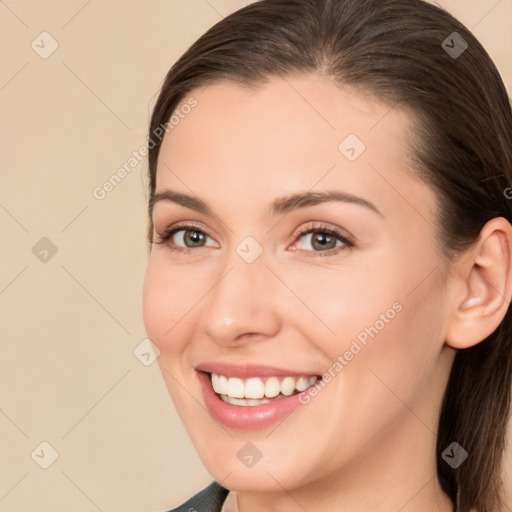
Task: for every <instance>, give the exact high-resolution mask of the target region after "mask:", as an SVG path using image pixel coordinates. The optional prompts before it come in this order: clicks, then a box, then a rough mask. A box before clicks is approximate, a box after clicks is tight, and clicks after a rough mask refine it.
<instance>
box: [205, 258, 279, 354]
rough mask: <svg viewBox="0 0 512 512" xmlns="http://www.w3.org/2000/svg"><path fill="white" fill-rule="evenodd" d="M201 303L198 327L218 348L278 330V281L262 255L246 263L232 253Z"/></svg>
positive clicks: (255, 339)
mask: <svg viewBox="0 0 512 512" xmlns="http://www.w3.org/2000/svg"><path fill="white" fill-rule="evenodd" d="M222 270H223V271H222V274H219V277H218V278H217V279H216V280H215V283H214V284H213V287H212V289H211V291H210V292H209V293H208V294H207V296H206V297H205V299H204V303H203V308H202V311H201V317H200V318H201V320H200V327H201V329H202V330H203V332H204V333H205V334H206V336H208V337H209V338H211V339H212V340H213V341H215V342H216V343H218V344H220V345H225V346H236V345H239V344H241V343H244V342H247V341H248V340H249V339H250V340H252V341H257V340H264V339H268V338H271V337H273V336H276V334H277V333H278V332H279V330H280V328H281V322H282V319H281V318H280V315H279V310H280V309H279V303H278V300H279V298H278V297H279V288H278V287H279V284H280V283H279V280H278V279H277V278H276V277H275V275H274V274H273V273H272V272H271V271H270V270H269V269H268V268H267V266H266V263H265V259H264V257H263V255H261V256H260V257H259V258H258V259H257V260H256V261H254V262H252V263H247V262H245V261H244V260H243V259H241V258H240V257H239V256H238V254H236V253H235V251H233V255H232V256H231V257H230V258H229V261H226V265H225V266H223V269H222Z"/></svg>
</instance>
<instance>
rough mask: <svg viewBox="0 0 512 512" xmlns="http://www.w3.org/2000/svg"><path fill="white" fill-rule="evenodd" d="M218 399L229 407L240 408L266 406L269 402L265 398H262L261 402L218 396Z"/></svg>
mask: <svg viewBox="0 0 512 512" xmlns="http://www.w3.org/2000/svg"><path fill="white" fill-rule="evenodd" d="M220 398H221V400H222V401H223V402H226V403H228V404H231V405H242V406H253V407H254V406H255V405H261V404H268V403H269V402H271V400H268V399H267V398H264V399H263V400H254V399H252V398H247V399H244V398H231V397H230V396H227V395H220Z"/></svg>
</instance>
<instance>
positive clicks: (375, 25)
mask: <svg viewBox="0 0 512 512" xmlns="http://www.w3.org/2000/svg"><path fill="white" fill-rule="evenodd" d="M454 33H456V34H454ZM312 73H316V74H321V75H323V76H325V77H327V78H329V79H331V80H333V81H334V82H335V83H338V84H340V85H343V84H346V85H351V86H355V87H357V88H359V89H360V90H362V91H366V92H369V93H371V94H373V95H374V96H375V97H377V98H378V99H380V100H383V101H386V102H388V104H389V105H390V106H395V105H397V106H398V107H399V108H405V109H408V110H409V111H410V112H412V114H413V117H414V119H415V121H416V123H415V125H416V129H415V132H414V136H412V135H413V134H411V148H412V157H413V159H414V162H415V165H416V169H417V172H418V175H419V176H420V177H421V179H423V180H424V181H425V183H427V184H429V185H430V186H432V187H433V188H434V190H435V191H436V193H437V198H438V203H439V208H438V219H437V227H438V234H439V241H440V244H441V247H442V249H443V252H444V254H445V255H446V257H447V258H450V259H454V258H456V257H457V255H459V254H460V253H461V251H463V250H464V249H466V248H467V247H469V246H470V245H471V244H472V243H473V242H474V241H475V240H476V239H477V237H478V234H479V232H480V230H481V228H482V227H483V225H484V224H485V223H486V222H487V221H488V220H490V219H492V218H494V217H500V216H503V217H505V218H506V219H507V220H509V221H510V222H512V208H511V201H510V200H509V197H512V194H507V190H508V191H509V192H512V188H509V187H511V183H512V111H511V106H510V100H509V98H508V96H507V93H506V90H505V87H504V85H503V82H502V80H501V78H500V75H499V73H498V71H497V69H496V67H495V65H494V64H493V62H492V60H491V58H490V57H489V55H488V54H487V52H486V51H485V49H484V48H483V47H482V46H481V44H480V43H479V42H478V41H477V40H476V38H475V37H474V36H473V35H472V34H471V32H470V31H469V30H468V29H467V28H466V27H464V26H463V25H462V24H461V23H460V22H458V21H457V20H456V19H454V18H453V16H451V15H450V14H449V13H447V12H445V11H444V10H442V9H441V8H439V7H436V6H434V5H431V4H429V3H427V2H425V1H423V0H262V1H259V2H255V3H253V4H250V5H248V6H246V7H244V8H243V9H240V10H238V11H236V12H234V13H233V14H231V15H230V16H227V17H226V18H224V19H223V20H221V21H220V22H219V23H217V24H216V25H215V26H213V27H212V28H211V29H209V30H208V31H207V32H206V33H205V34H203V35H202V36H201V37H200V38H199V39H198V40H197V41H196V42H195V43H194V44H193V45H192V46H191V47H190V48H189V49H188V50H187V51H186V52H185V53H184V54H183V55H182V56H181V58H180V59H179V60H178V61H177V62H176V63H175V64H174V66H173V67H172V68H171V69H170V71H169V72H168V74H167V76H166V78H165V80H164V83H163V85H162V88H161V92H160V95H159V97H158V99H157V102H156V105H155V107H154V110H153V114H152V118H151V123H150V133H151V134H152V133H154V132H155V130H157V131H158V129H159V127H161V126H162V125H165V123H167V122H168V121H169V119H170V118H171V115H172V114H173V113H174V110H175V108H176V107H177V105H178V104H179V103H180V102H181V101H182V100H183V99H184V97H185V95H186V94H187V93H189V92H190V91H191V90H193V89H194V88H195V87H198V86H204V85H208V84H211V83H213V82H216V81H219V80H231V81H234V82H237V83H240V84H243V85H245V86H248V87H249V86H258V85H262V84H264V83H265V82H266V81H267V80H268V79H269V78H270V77H279V76H281V77H285V76H287V75H291V74H302V75H307V74H312ZM160 130H161V128H160ZM160 146H161V139H160V138H159V140H158V141H157V142H156V143H155V144H154V145H153V146H152V147H151V148H150V150H149V154H148V158H149V180H150V183H149V189H150V190H149V193H150V198H149V199H150V200H151V198H152V197H153V195H154V193H155V182H156V169H157V160H158V153H159V150H160ZM152 232H153V225H152V220H151V216H150V219H149V226H148V239H149V240H150V241H151V237H152ZM511 334H512V317H511V311H510V309H509V310H508V311H507V314H506V316H505V318H504V320H503V322H502V323H501V325H500V326H499V328H498V329H497V330H496V331H495V332H494V333H493V334H491V335H490V336H489V337H488V338H487V339H486V340H484V341H482V342H481V343H479V344H477V345H476V346H474V347H472V348H468V349H465V350H459V351H458V353H457V355H456V358H455V361H454V365H453V368H452V371H451V375H450V379H449V383H448V386H447V389H446V393H445V396H444V402H443V407H442V411H441V416H440V421H439V429H438V437H437V470H438V477H439V481H440V483H441V486H442V487H443V489H444V491H445V492H446V493H447V494H448V496H450V498H451V499H452V500H453V502H454V504H455V509H456V511H457V512H469V511H470V509H471V508H472V507H475V508H476V509H477V510H478V511H479V512H491V511H492V512H494V511H496V510H501V508H500V507H501V506H502V499H503V496H502V494H501V493H502V482H501V474H502V460H503V455H504V449H505V439H506V428H507V423H508V417H509V412H510V399H511V384H512V382H511V381H512V347H511V344H510V341H511V338H512V337H511ZM453 441H456V442H457V443H458V444H459V445H461V446H462V447H463V448H464V449H465V450H466V451H467V452H468V454H469V458H468V460H467V461H465V462H464V463H462V465H460V466H459V467H458V468H457V469H452V468H451V467H450V466H449V465H448V464H447V463H446V462H445V461H444V460H443V458H442V457H441V454H442V452H443V451H444V450H445V449H446V448H447V447H448V446H449V445H450V444H451V443H452V442H453Z"/></svg>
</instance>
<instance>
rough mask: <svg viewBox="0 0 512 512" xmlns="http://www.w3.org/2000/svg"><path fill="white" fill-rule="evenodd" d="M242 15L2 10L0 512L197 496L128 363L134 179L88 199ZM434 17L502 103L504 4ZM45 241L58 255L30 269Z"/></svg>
mask: <svg viewBox="0 0 512 512" xmlns="http://www.w3.org/2000/svg"><path fill="white" fill-rule="evenodd" d="M246 3H248V2H243V1H241V0H208V1H207V0H188V1H185V0H167V1H157V0H149V1H135V0H130V1H124V2H121V1H112V0H92V1H91V0H89V1H86V0H82V1H78V2H75V1H48V2H46V1H45V2H43V1H32V2H29V1H15V0H5V1H0V47H1V48H2V49H3V50H2V57H1V66H0V112H1V119H2V123H1V127H2V128H1V129H2V132H1V138H0V140H1V156H2V158H1V164H0V165H1V171H0V176H1V178H0V180H1V181H0V227H1V230H2V231H1V232H2V240H3V242H2V245H1V253H0V258H1V265H0V314H1V325H2V342H1V345H0V409H1V410H0V511H9V512H17V511H33V510H36V509H37V510H38V511H40V512H50V511H52V512H55V511H64V510H73V511H75V512H88V511H96V510H101V511H138V512H141V511H162V510H167V509H169V508H171V507H172V506H176V505H177V504H178V503H180V502H182V501H183V500H184V499H185V498H186V497H188V496H189V495H191V494H192V493H193V492H195V491H197V490H198V489H199V488H201V487H203V486H204V485H206V484H207V483H208V482H209V481H210V480H211V478H210V477H209V475H208V474H207V473H206V472H205V470H204V469H203V468H202V466H201V464H200V462H199V459H198V457H197V455H196V454H195V452H194V451H193V449H192V446H191V444H190V442H189V440H188V438H187V436H186V433H185V432H184V429H183V428H182V426H181V424H180V422H179V420H178V418H177V416H176V413H175V411H174V409H173V407H172V404H171V401H170V398H169V397H168V394H167V390H166V388H165V386H164V384H163V380H162V379H161V376H160V373H159V370H158V367H157V365H156V363H155V364H152V365H150V366H145V365H144V364H142V362H141V361H140V360H139V359H137V358H136V357H135V355H134V353H133V351H134V349H135V348H136V347H137V346H138V345H139V344H140V343H141V342H142V341H143V340H144V339H145V337H146V336H145V331H144V325H143V321H142V312H141V299H142V294H141V290H142V282H143V276H144V270H145V262H146V257H147V249H146V243H145V229H146V207H145V201H146V186H145V184H146V181H145V174H146V172H147V165H146V163H140V164H138V165H137V166H136V167H135V168H134V169H133V170H132V171H131V173H130V174H128V175H127V176H126V177H125V178H124V180H123V181H122V182H121V183H120V184H119V185H117V187H116V188H115V189H113V190H112V191H110V192H109V193H108V194H107V195H106V197H105V198H104V199H103V200H98V199H95V198H94V197H93V194H92V191H93V189H94V188H95V187H98V186H101V185H102V184H103V183H104V182H105V181H107V180H108V179H109V177H110V176H111V175H112V174H113V173H114V172H115V171H116V170H117V169H118V168H119V167H121V166H122V165H123V164H125V163H126V162H127V161H128V159H129V158H130V157H131V156H132V152H133V151H136V150H137V149H138V148H140V147H141V146H142V145H143V144H144V141H145V138H146V136H147V133H146V130H147V125H148V117H149V112H150V109H151V107H152V105H153V102H154V100H155V95H156V93H157V91H158V89H159V86H160V84H161V81H162V79H163V77H164V75H165V73H166V72H167V70H168V68H169V67H170V66H171V64H172V63H173V62H174V60H175V59H176V58H177V57H178V56H179V55H180V54H181V53H182V52H183V51H184V50H185V49H186V48H187V46H188V45H190V44H191V43H192V42H193V41H194V40H195V39H196V38H197V37H198V36H199V35H200V34H201V33H203V32H204V31H205V30H206V29H207V28H208V27H209V26H211V25H212V24H214V23H215V22H217V21H218V20H219V19H220V18H221V16H225V15H227V14H228V13H230V12H231V11H233V10H235V9H237V8H239V7H241V6H243V5H245V4H246ZM440 3H441V5H443V6H444V7H446V8H447V9H448V10H450V11H451V12H452V13H454V14H455V15H456V16H457V17H459V19H460V20H461V21H462V22H464V23H465V24H466V25H467V26H469V27H470V28H473V29H474V32H475V34H476V36H477V37H478V38H480V40H481V41H482V43H483V44H484V46H485V47H486V48H487V49H488V51H489V53H490V55H491V56H492V57H493V58H494V60H495V62H496V63H497V65H498V67H499V69H500V71H501V72H502V75H503V77H504V80H505V82H506V84H507V87H508V90H509V91H510V90H511V85H512V62H511V60H510V53H511V48H512V31H511V30H510V22H511V20H512V0H500V1H496V0H477V1H475V0H473V1H468V0H459V1H455V0H446V1H443V2H440ZM43 31H46V32H48V33H49V34H50V35H51V37H53V38H54V39H55V40H56V41H57V43H58V48H57V50H56V51H55V52H54V53H53V54H52V55H50V56H49V57H48V58H46V59H43V58H42V57H41V56H40V54H38V53H36V51H35V50H34V49H32V47H31V43H32V42H33V41H35V43H34V45H36V44H38V45H39V47H37V46H36V47H35V48H37V50H38V51H39V52H43V51H48V49H50V48H51V40H50V39H49V36H41V37H42V38H44V42H43V43H41V37H38V36H39V35H40V34H41V32H43ZM43 45H44V48H43ZM43 237H47V238H48V239H50V240H51V242H52V243H53V244H54V246H55V247H56V248H57V252H56V254H55V255H52V253H51V250H50V252H48V254H47V255H46V256H45V253H44V252H39V254H38V257H36V255H35V254H34V253H33V252H32V248H33V247H34V245H35V244H36V243H38V241H39V240H40V239H41V238H43ZM40 243H41V244H43V245H42V246H41V247H39V246H37V247H39V251H44V250H45V248H46V249H48V247H46V246H45V245H44V244H45V243H46V244H47V243H48V242H45V241H43V242H40ZM35 252H38V251H35ZM44 257H46V259H47V261H46V262H43V261H40V259H39V258H44ZM43 441H46V442H48V443H50V445H51V446H53V447H54V449H55V450H56V451H57V452H58V455H59V456H58V458H57V459H56V461H55V462H54V463H53V464H52V465H51V466H50V467H48V469H42V468H41V467H40V466H39V465H38V463H39V464H44V463H45V462H46V463H48V462H50V461H51V459H50V457H51V451H50V449H49V448H45V447H44V446H43V447H40V443H41V442H43ZM34 450H35V452H34ZM41 450H42V451H41ZM33 452H34V455H33V458H32V457H31V453H33ZM508 459H509V460H510V459H512V457H511V455H510V454H509V457H508ZM509 482H510V480H509ZM511 487H512V483H511Z"/></svg>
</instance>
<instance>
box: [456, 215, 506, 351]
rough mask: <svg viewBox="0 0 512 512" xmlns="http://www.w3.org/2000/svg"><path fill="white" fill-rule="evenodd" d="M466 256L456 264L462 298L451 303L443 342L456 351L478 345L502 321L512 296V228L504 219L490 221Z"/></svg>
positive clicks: (498, 218)
mask: <svg viewBox="0 0 512 512" xmlns="http://www.w3.org/2000/svg"><path fill="white" fill-rule="evenodd" d="M467 256H468V257H467V258H461V260H460V262H457V263H455V265H456V266H457V265H458V266H460V268H459V269H458V272H459V275H460V276H461V278H460V280H461V285H462V287H463V292H464V293H463V299H462V300H459V301H458V302H455V303H454V304H453V306H454V307H453V315H452V318H451V322H450V325H449V327H448V332H447V335H446V343H447V344H448V345H449V346H451V347H453V348H457V349H462V348H468V347H471V346H473V345H476V344H477V343H480V342H481V341H483V340H484V339H486V338H487V337H488V336H489V335H490V334H492V333H493V332H494V331H495V330H496V329H497V328H498V326H499V325H500V323H501V321H502V320H503V318H504V316H505V314H506V312H507V309H508V307H509V304H510V299H511V294H512V259H511V258H512V226H511V225H510V223H509V222H508V221H507V220H506V219H504V218H503V217H497V218H495V219H491V220H490V221H489V222H487V223H486V224H485V226H484V227H483V228H482V230H481V231H480V236H479V237H478V240H477V242H476V243H475V244H474V245H473V246H472V247H471V248H470V249H468V255H467Z"/></svg>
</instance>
